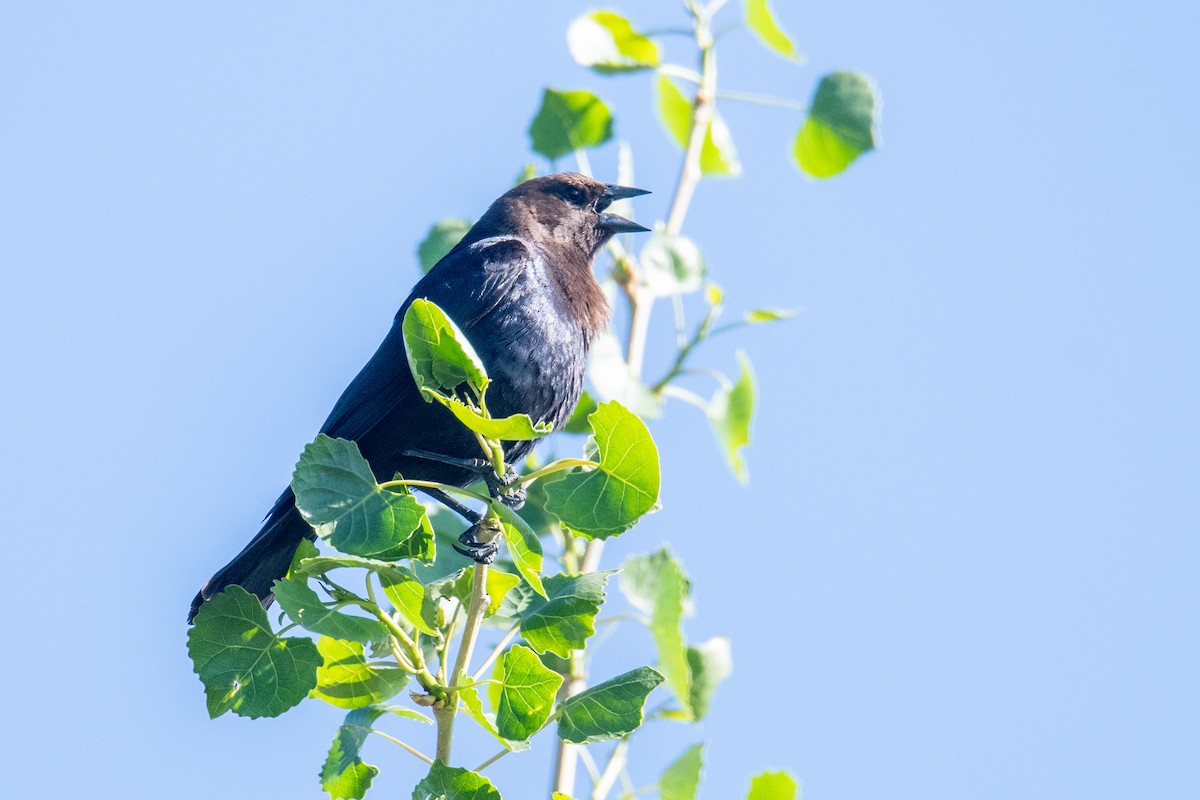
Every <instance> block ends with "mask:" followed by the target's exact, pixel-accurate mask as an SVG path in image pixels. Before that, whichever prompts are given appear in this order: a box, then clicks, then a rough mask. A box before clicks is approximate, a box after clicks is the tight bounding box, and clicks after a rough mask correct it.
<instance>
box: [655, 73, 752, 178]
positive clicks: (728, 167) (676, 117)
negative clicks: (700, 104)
mask: <svg viewBox="0 0 1200 800" xmlns="http://www.w3.org/2000/svg"><path fill="white" fill-rule="evenodd" d="M655 86H656V88H657V90H658V91H657V94H658V104H657V108H658V118H659V119H660V120H661V121H662V123H663V126H664V127H665V128H666V130H667V133H668V134H669V135H670V137H671V139H672V141H674V142H675V144H677V145H679V147H680V149H684V150H686V149H687V145H688V139H689V138H690V137H691V132H692V110H693V106H694V103H693V101H692V100H690V99H689V98H688V97H687V96H686V95H685V94H684V93H683V92H682V91H680V89H679V87H678V86H677V85H676V84H675V82H674V81H672V80H671V79H670V78H668V77H666V76H665V75H659V76H658V81H657V82H656V84H655ZM700 172H701V174H703V175H728V176H731V177H736V176H738V175H740V174H742V164H741V161H739V160H738V155H737V149H736V148H735V147H734V145H733V134H732V133H730V132H729V126H728V125H726V124H725V120H724V119H722V118H721V116H720V115H719V114H717V113H716V112H713V120H712V123H711V124H710V125H709V128H708V130H706V131H705V132H704V142H703V144H702V145H701V148H700Z"/></svg>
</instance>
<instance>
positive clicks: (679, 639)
mask: <svg viewBox="0 0 1200 800" xmlns="http://www.w3.org/2000/svg"><path fill="white" fill-rule="evenodd" d="M620 583H621V591H622V592H623V593H624V594H625V596H626V597H627V598H629V599H630V600H631V602H633V603H634V605H635V606H637V607H639V608H641V609H642V610H645V611H649V613H650V635H651V636H652V637H654V645H655V648H656V650H657V651H658V668H659V670H660V671H661V672H662V674H663V676H664V677H665V678H666V679H667V685H668V686H669V687H670V689H671V691H672V693H674V695H675V697H676V699H678V700H679V704H680V705H681V706H682V707H683V709H684V711H685V712H686V713H687V714H688V715H689V716H690V714H691V705H690V703H691V685H692V676H691V668H690V667H689V666H688V659H687V646H686V644H685V642H684V639H683V616H684V612H685V608H686V604H687V599H688V595H689V593H690V591H691V582H690V581H689V580H688V578H687V576H686V575H684V574H683V567H682V566H680V564H679V561H678V560H677V559H676V558H675V557H674V556H673V555H672V554H671V553H670V551H668V550H667V549H666V548H663V549H661V550H659V551H658V552H656V553H653V554H651V555H641V556H634V557H632V558H630V559H629V560H628V561H626V562H625V566H624V568H623V569H622V570H621V581H620Z"/></svg>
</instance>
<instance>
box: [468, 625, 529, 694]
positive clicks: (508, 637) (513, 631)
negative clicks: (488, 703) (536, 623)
mask: <svg viewBox="0 0 1200 800" xmlns="http://www.w3.org/2000/svg"><path fill="white" fill-rule="evenodd" d="M519 630H521V623H519V622H518V623H516V624H514V625H513V626H512V627H511V628H509V629H508V633H506V634H504V638H502V639H501V640H500V643H499V644H497V645H496V646H495V647H493V648H492V652H490V653H488V657H487V658H485V659H484V660H483V663H482V664H480V665H479V669H477V670H475V674H474V675H472V676H471V680H473V681H477V680H479V679H480V677H482V676H483V674H484V673H485V672H487V671H488V667H490V666H492V663H493V662H494V661H495V660H496V659H497V658H498V657H499V656H500V653H501V652H503V650H504V648H505V647H507V646H508V643H509V642H511V641H512V640H513V639H514V638H515V637H516V635H517V631H519Z"/></svg>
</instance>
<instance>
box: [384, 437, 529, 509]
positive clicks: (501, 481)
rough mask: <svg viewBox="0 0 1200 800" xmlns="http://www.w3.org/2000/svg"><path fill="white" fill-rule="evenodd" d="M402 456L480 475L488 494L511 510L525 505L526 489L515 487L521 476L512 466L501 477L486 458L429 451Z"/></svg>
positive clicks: (413, 452)
mask: <svg viewBox="0 0 1200 800" xmlns="http://www.w3.org/2000/svg"><path fill="white" fill-rule="evenodd" d="M401 455H403V456H408V457H410V458H421V459H424V460H426V461H437V462H439V463H442V464H449V465H450V466H452V467H461V468H462V469H465V470H468V471H469V472H472V473H474V474H475V475H478V476H479V477H480V478H481V479H482V480H483V482H484V483H486V484H487V487H488V493H489V494H491V496H492V497H494V498H496V499H497V500H499V501H500V502H501V503H504V505H506V506H508V507H509V508H512V509H518V508H520V507H521V506H523V505H525V487H524V486H520V485H518V486H516V487H514V486H513V484H514V483H516V480H517V478H518V477H519V476H518V475H517V471H516V470H514V469H513V468H512V467H510V466H506V468H505V470H504V475H503V476H500V475H497V474H496V470H495V469H494V468H493V467H492V462H490V461H488V460H487V459H486V458H458V457H457V456H444V455H442V454H440V453H431V452H430V451H428V450H405V451H404V452H402V453H401ZM460 513H461V512H460Z"/></svg>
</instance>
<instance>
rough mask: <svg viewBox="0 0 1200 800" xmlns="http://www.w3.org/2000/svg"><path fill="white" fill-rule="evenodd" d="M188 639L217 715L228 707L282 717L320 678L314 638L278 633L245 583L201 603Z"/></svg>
mask: <svg viewBox="0 0 1200 800" xmlns="http://www.w3.org/2000/svg"><path fill="white" fill-rule="evenodd" d="M187 640H188V645H187V646H188V656H189V657H190V658H191V659H192V667H193V669H194V670H195V672H196V674H197V675H198V676H200V681H201V683H203V684H204V695H205V698H206V700H207V703H208V715H209V716H210V717H212V718H214V719H215V718H217V717H219V716H221V715H222V714H224V713H225V712H226V711H233V713H235V714H238V715H240V716H243V717H250V718H252V719H254V718H257V717H277V716H279V715H280V714H282V713H283V712H285V711H287V710H288V709H289V708H291V707H292V706H294V705H296V704H297V703H299V702H300V701H301V700H303V699H304V698H305V697H307V696H308V693H309V691H310V690H311V689H312V688H313V687H314V686H316V684H317V668H318V667H319V666H320V665H321V654H320V653H318V652H317V646H316V645H315V644H313V642H312V640H311V639H304V638H295V637H284V638H281V637H279V636H277V635H276V634H275V632H274V631H272V630H271V624H270V622H269V621H268V620H267V612H266V611H265V610H264V609H263V607H262V603H261V602H259V599H258V598H257V597H255V596H254V595H252V594H250V593H249V592H247V591H246V590H245V589H243V588H242V587H240V586H230V587H228V588H227V589H225V591H223V592H221V593H220V594H218V595H215V596H213V597H211V598H209V600H208V601H207V602H205V603H204V605H202V606H200V611H199V613H197V614H196V619H195V624H194V625H193V626H192V628H191V629H190V630H189V631H188V634H187Z"/></svg>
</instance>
